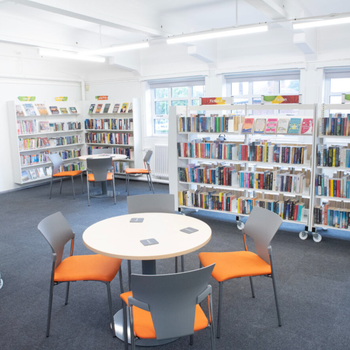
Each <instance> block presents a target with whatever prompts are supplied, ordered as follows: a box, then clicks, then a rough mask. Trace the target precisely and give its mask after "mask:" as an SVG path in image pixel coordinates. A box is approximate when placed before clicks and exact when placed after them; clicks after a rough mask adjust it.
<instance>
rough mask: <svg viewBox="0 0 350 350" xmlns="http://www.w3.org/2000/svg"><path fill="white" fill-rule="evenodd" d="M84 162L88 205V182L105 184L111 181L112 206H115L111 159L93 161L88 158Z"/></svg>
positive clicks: (104, 158)
mask: <svg viewBox="0 0 350 350" xmlns="http://www.w3.org/2000/svg"><path fill="white" fill-rule="evenodd" d="M86 162H87V169H86V171H87V176H86V181H87V193H88V205H90V182H94V183H95V182H102V183H106V182H107V181H112V184H113V197H114V204H116V195H115V179H114V168H113V163H112V157H103V158H95V159H94V158H88V159H87V161H86ZM91 197H92V196H91Z"/></svg>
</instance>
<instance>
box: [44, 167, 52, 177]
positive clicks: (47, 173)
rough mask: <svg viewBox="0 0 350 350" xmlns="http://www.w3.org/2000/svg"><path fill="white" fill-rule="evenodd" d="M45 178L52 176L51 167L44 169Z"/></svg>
mask: <svg viewBox="0 0 350 350" xmlns="http://www.w3.org/2000/svg"><path fill="white" fill-rule="evenodd" d="M45 172H46V176H51V175H52V167H50V166H48V167H47V168H45Z"/></svg>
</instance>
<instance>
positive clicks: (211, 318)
mask: <svg viewBox="0 0 350 350" xmlns="http://www.w3.org/2000/svg"><path fill="white" fill-rule="evenodd" d="M208 306H209V321H210V342H211V350H215V324H214V315H213V300H212V296H211V294H210V295H209V305H208Z"/></svg>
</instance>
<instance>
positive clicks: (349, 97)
mask: <svg viewBox="0 0 350 350" xmlns="http://www.w3.org/2000/svg"><path fill="white" fill-rule="evenodd" d="M341 103H350V94H342V96H341Z"/></svg>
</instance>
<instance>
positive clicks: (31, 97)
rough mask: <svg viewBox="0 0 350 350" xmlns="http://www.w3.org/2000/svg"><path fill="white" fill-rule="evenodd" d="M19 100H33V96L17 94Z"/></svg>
mask: <svg viewBox="0 0 350 350" xmlns="http://www.w3.org/2000/svg"><path fill="white" fill-rule="evenodd" d="M18 100H19V101H35V96H18Z"/></svg>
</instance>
